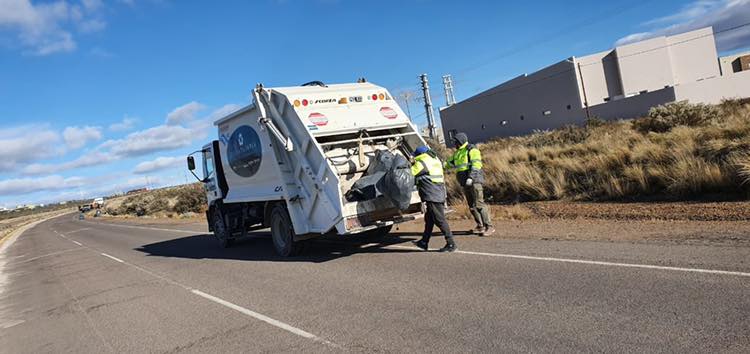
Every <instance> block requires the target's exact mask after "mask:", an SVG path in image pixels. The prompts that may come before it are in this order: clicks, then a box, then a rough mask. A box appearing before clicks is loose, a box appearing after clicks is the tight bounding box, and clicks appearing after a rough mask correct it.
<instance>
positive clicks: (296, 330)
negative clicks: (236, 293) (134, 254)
mask: <svg viewBox="0 0 750 354" xmlns="http://www.w3.org/2000/svg"><path fill="white" fill-rule="evenodd" d="M84 247H85V246H84ZM87 248H88V247H87ZM101 255H102V256H105V257H108V258H111V259H113V260H115V261H117V262H119V263H122V264H124V265H126V266H129V267H132V268H135V269H137V270H139V271H141V272H144V273H146V274H149V275H151V276H153V277H155V278H158V279H161V280H164V281H166V282H168V283H170V284H173V285H176V286H178V287H181V288H183V289H185V290H188V291H190V292H191V293H193V294H195V295H198V296H200V297H202V298H204V299H207V300H210V301H213V302H215V303H217V304H220V305H223V306H225V307H228V308H230V309H232V310H235V311H238V312H240V313H242V314H245V315H247V316H250V317H252V318H255V319H256V320H260V321H263V322H265V323H268V324H270V325H272V326H275V327H278V328H281V329H283V330H285V331H288V332H291V333H293V334H296V335H298V336H300V337H303V338H307V339H310V340H313V341H315V342H319V343H321V344H325V345H328V346H330V347H333V348H338V349H341V347H340V346H339V345H337V344H335V343H333V342H330V341H328V340H326V339H324V338H321V337H318V336H316V335H314V334H312V333H310V332H307V331H304V330H302V329H299V328H297V327H294V326H292V325H289V324H287V323H284V322H281V321H279V320H276V319H273V318H271V317H268V316H266V315H263V314H261V313H258V312H255V311H252V310H249V309H246V308H244V307H242V306H239V305H236V304H233V303H231V302H229V301H226V300H224V299H221V298H218V297H216V296H213V295H211V294H208V293H204V292H202V291H200V290H198V289H193V288H191V287H189V286H187V285H184V284H181V283H179V282H176V281H174V280H172V279H169V278H167V277H165V276H162V275H160V274H157V273H154V272H152V271H150V270H148V269H145V268H143V267H141V266H138V265H135V264H132V263H128V262H125V261H123V260H121V259H119V258H117V257H113V256H110V255H108V254H106V253H101Z"/></svg>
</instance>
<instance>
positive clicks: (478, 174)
mask: <svg viewBox="0 0 750 354" xmlns="http://www.w3.org/2000/svg"><path fill="white" fill-rule="evenodd" d="M453 144H454V146H455V147H456V152H455V153H454V154H453V156H451V157H450V158H449V159H448V161H446V162H445V168H446V169H448V168H455V169H456V172H457V173H456V177H457V178H458V183H459V184H460V185H461V187H462V188H463V191H464V196H466V201H467V202H468V203H469V210H471V215H472V216H473V217H474V221H475V222H476V224H477V225H476V227H475V228H474V233H475V234H477V235H479V236H485V235H492V234H493V233H494V232H495V228H494V227H493V226H492V220H490V211H489V208H488V207H487V204H485V203H484V191H483V189H482V184H484V171H483V170H482V167H483V166H482V153H481V152H480V151H479V149H477V147H476V146H474V145H473V144H470V143H469V138H468V137H467V136H466V134H464V133H458V134H456V135H455V136H454V137H453Z"/></svg>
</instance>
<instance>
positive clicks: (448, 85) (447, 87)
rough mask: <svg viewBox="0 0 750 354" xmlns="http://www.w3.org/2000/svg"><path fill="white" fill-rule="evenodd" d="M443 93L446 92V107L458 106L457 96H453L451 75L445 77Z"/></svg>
mask: <svg viewBox="0 0 750 354" xmlns="http://www.w3.org/2000/svg"><path fill="white" fill-rule="evenodd" d="M443 91H444V92H445V105H446V106H452V105H454V104H456V96H455V95H453V77H451V76H450V75H443Z"/></svg>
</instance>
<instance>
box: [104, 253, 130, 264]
mask: <svg viewBox="0 0 750 354" xmlns="http://www.w3.org/2000/svg"><path fill="white" fill-rule="evenodd" d="M102 256H104V257H107V258H111V259H114V260H115V261H118V262H120V263H125V261H123V260H122V259H119V258H117V257H113V256H110V255H108V254H106V253H102Z"/></svg>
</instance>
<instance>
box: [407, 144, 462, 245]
mask: <svg viewBox="0 0 750 354" xmlns="http://www.w3.org/2000/svg"><path fill="white" fill-rule="evenodd" d="M411 173H412V174H413V175H414V177H415V178H414V179H415V181H416V184H417V190H418V191H419V197H420V198H421V199H422V202H424V203H425V206H426V209H425V215H424V233H423V234H422V239H421V240H419V241H414V244H415V245H417V247H419V248H421V249H423V250H425V251H426V250H427V245H428V244H429V242H430V237H431V236H432V228H433V227H434V226H435V225H437V227H438V228H439V229H440V231H442V232H443V235H445V242H446V243H445V247H443V248H441V249H440V252H453V251H455V250H456V249H458V247H456V242H455V241H453V234H452V233H451V228H450V226H449V225H448V221H447V220H446V219H445V178H444V176H443V163H442V162H440V159H438V158H437V154H435V152H433V151H432V150H430V148H429V147H427V146H420V147H418V148H417V149H416V150H415V151H414V164H413V165H412V166H411Z"/></svg>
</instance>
